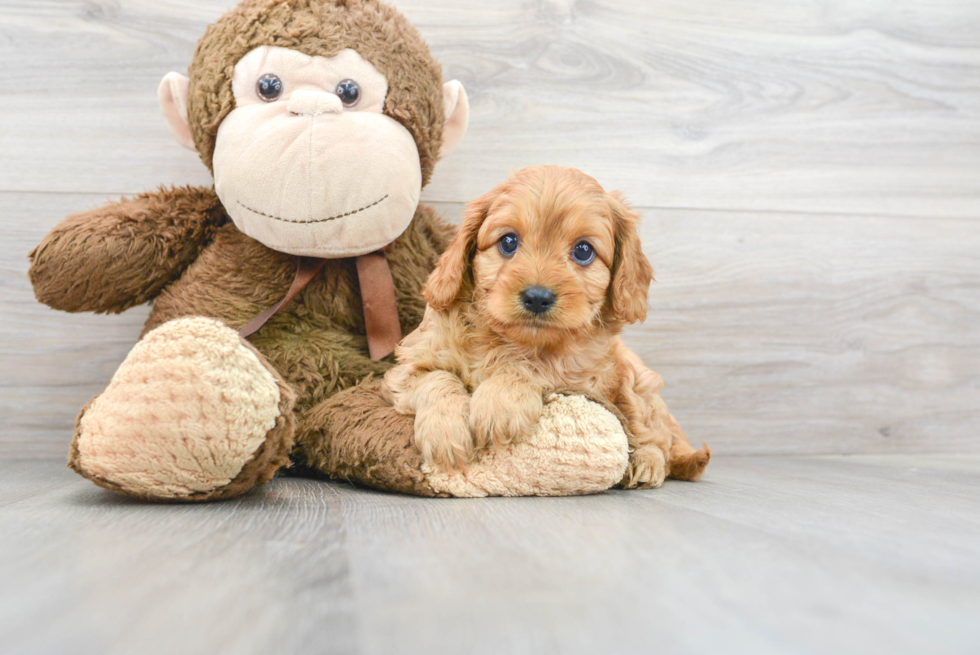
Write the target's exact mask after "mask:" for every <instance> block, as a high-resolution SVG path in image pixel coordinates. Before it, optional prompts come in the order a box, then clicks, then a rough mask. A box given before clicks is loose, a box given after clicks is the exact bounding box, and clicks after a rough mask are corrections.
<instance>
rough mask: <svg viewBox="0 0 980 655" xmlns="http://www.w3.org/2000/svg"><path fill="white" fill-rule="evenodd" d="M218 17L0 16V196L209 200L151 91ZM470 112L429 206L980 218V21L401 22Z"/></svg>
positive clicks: (524, 15) (690, 17)
mask: <svg viewBox="0 0 980 655" xmlns="http://www.w3.org/2000/svg"><path fill="white" fill-rule="evenodd" d="M228 4H229V1H228V0H202V1H195V2H188V1H186V0H185V1H181V2H168V3H159V2H150V1H149V0H132V1H130V2H126V3H118V2H114V1H111V0H86V1H84V2H83V1H81V0H72V1H65V2H57V3H39V2H36V1H35V0H10V1H8V2H5V3H4V4H3V6H2V7H0V57H2V58H3V60H4V62H5V63H6V67H5V76H6V77H5V84H4V87H5V94H4V104H3V110H2V117H3V121H2V122H0V124H2V128H0V147H2V148H3V151H4V155H5V156H4V158H3V159H2V161H0V190H17V191H22V190H29V191H71V192H89V191H94V192H101V193H103V194H106V193H117V194H118V193H123V192H128V193H132V192H136V191H140V190H144V189H147V188H152V187H154V186H156V185H157V184H161V183H168V184H170V183H206V182H208V181H209V176H208V174H207V172H206V171H205V169H204V168H203V166H201V164H200V163H199V161H198V160H197V159H196V157H195V155H194V154H193V153H190V152H187V151H184V150H183V149H182V148H180V147H179V146H177V145H176V144H175V143H174V142H173V141H172V140H171V139H170V137H169V135H168V134H167V131H166V129H165V128H164V126H163V123H162V120H161V118H160V116H159V111H158V109H157V107H156V101H155V88H156V84H157V83H158V81H159V79H160V78H161V77H162V75H163V74H164V73H166V72H167V71H169V70H184V69H185V68H186V65H187V64H188V63H189V60H190V56H191V53H192V52H193V48H194V43H195V41H196V39H197V38H198V37H199V35H200V34H201V33H203V29H204V26H205V25H206V24H207V23H208V22H209V21H212V20H214V19H215V18H217V17H218V16H220V14H221V13H222V11H223V9H224V8H225V7H226V6H227V5H228ZM396 4H397V5H398V6H400V7H401V8H402V9H403V10H404V11H405V13H406V14H407V15H408V16H409V17H410V18H411V19H412V20H413V22H415V24H416V25H417V26H418V27H419V29H420V30H421V32H422V33H423V35H424V36H425V37H426V38H427V40H428V41H429V42H430V44H431V46H432V49H433V51H434V52H435V54H436V55H437V56H438V57H439V58H440V60H441V61H442V62H443V65H444V68H445V71H446V75H447V77H456V78H459V79H461V80H462V81H463V82H464V84H465V85H466V86H467V88H468V89H469V93H470V98H471V102H472V121H471V130H470V134H469V135H468V136H467V138H466V139H465V140H464V142H463V143H462V144H461V146H460V148H459V149H458V151H457V152H456V153H454V154H452V155H450V157H449V158H448V159H447V160H446V161H445V162H443V163H442V165H441V166H440V168H439V169H438V171H437V174H436V177H435V179H434V180H433V183H432V185H431V186H430V187H429V188H428V189H427V190H426V197H427V198H428V199H430V200H435V201H446V202H464V201H467V200H469V199H470V198H472V197H474V196H476V195H478V194H480V193H482V192H483V191H485V190H486V189H488V188H490V187H491V186H493V185H494V184H495V183H496V182H498V181H499V180H501V179H502V178H503V177H505V176H506V174H507V173H508V172H509V171H510V170H511V169H514V168H517V167H521V166H524V165H528V164H538V163H557V164H564V165H573V166H577V167H580V168H582V169H583V170H586V171H587V172H589V173H591V174H593V175H595V176H596V177H597V178H598V179H599V180H600V181H601V182H602V183H603V184H605V185H608V186H610V187H619V188H623V189H624V190H625V191H626V192H627V193H628V194H629V195H630V196H632V197H633V198H634V200H635V201H636V203H637V204H638V205H640V206H647V207H673V208H716V209H740V210H778V211H814V212H823V213H847V214H855V213H863V214H871V215H882V214H891V215H903V216H913V217H933V216H945V217H965V218H974V219H975V218H977V217H978V216H980V177H978V176H977V175H976V171H977V170H978V167H980V4H977V3H975V2H966V1H964V0H939V1H937V2H930V3H921V2H915V1H914V0H897V1H894V2H887V3H886V2H865V3H859V4H855V3H846V2H832V3H803V2H790V3H787V2H782V1H781V0H763V1H762V2H755V3H752V4H751V6H748V5H745V4H744V3H741V4H732V3H730V2H725V1H724V0H699V2H698V3H697V4H696V6H693V7H692V5H691V4H690V3H689V2H682V1H680V0H666V1H664V2H655V3H654V2H646V1H645V0H595V1H593V2H588V3H576V2H571V1H570V0H543V1H541V2H534V3H527V2H523V1H522V0H501V1H500V2H494V3H487V2H479V1H477V0H425V1H424V2H423V0H400V1H399V2H397V3H396Z"/></svg>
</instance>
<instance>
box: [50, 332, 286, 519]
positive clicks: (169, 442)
mask: <svg viewBox="0 0 980 655" xmlns="http://www.w3.org/2000/svg"><path fill="white" fill-rule="evenodd" d="M278 378H279V376H278V375H277V374H276V373H275V371H274V370H273V369H272V367H271V366H270V365H269V364H268V363H267V362H266V361H265V359H264V358H263V357H262V355H260V354H259V353H258V351H256V350H255V349H254V348H252V346H251V345H250V344H248V343H247V342H245V341H244V340H243V339H241V338H240V337H239V336H238V333H237V332H235V331H234V330H232V329H231V328H229V327H228V326H226V325H224V324H223V323H221V322H219V321H215V320H212V319H206V318H182V319H176V320H173V321H170V322H168V323H165V324H163V325H161V326H160V327H158V328H156V329H155V330H153V331H152V332H150V333H148V334H147V335H146V336H145V337H144V338H143V340H142V341H140V342H139V343H138V344H137V345H136V346H135V347H134V348H133V350H132V351H131V352H130V353H129V355H128V356H127V357H126V360H125V361H124V362H123V363H122V365H121V366H120V367H119V370H118V371H116V374H115V375H114V376H113V378H112V381H111V382H110V383H109V386H108V388H106V390H105V391H104V392H103V393H102V394H101V395H99V396H96V397H95V398H94V399H93V400H92V401H91V402H90V403H89V404H88V405H87V406H86V407H85V409H83V410H82V412H81V414H80V415H79V417H78V421H77V422H76V426H75V439H74V441H73V443H72V448H71V456H70V459H69V462H68V466H69V467H71V468H72V469H74V470H75V471H77V472H78V473H80V474H81V475H83V476H85V477H86V478H89V479H90V480H92V481H93V482H95V483H96V484H98V485H100V486H103V487H106V488H107V489H111V490H113V491H118V492H121V493H124V494H127V495H130V496H137V497H140V498H146V499H152V500H179V501H194V500H212V499H218V498H230V497H233V496H237V495H240V494H242V493H245V492H246V491H248V490H249V489H251V488H252V487H254V486H255V485H257V484H260V483H262V482H267V481H268V480H270V479H271V478H272V476H273V475H274V474H275V471H276V469H278V468H279V467H281V466H282V465H284V464H285V463H287V462H288V455H289V450H290V448H291V447H292V444H293V433H294V420H293V412H292V405H293V402H294V394H293V392H292V390H291V389H289V387H287V386H286V385H284V384H283V383H282V382H280V381H279V380H278Z"/></svg>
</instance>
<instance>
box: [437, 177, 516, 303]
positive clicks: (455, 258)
mask: <svg viewBox="0 0 980 655" xmlns="http://www.w3.org/2000/svg"><path fill="white" fill-rule="evenodd" d="M496 197H497V192H496V190H494V191H491V192H490V193H487V194H485V195H483V196H481V197H479V198H477V199H476V200H474V201H473V202H471V203H470V204H468V205H467V206H466V215H465V216H463V222H462V223H460V225H459V232H457V233H456V236H455V237H453V240H452V241H450V242H449V247H447V248H446V252H444V253H442V257H440V258H439V261H438V262H436V267H435V269H433V271H432V273H431V274H430V275H429V279H428V280H426V282H425V288H424V289H423V290H422V295H424V296H425V300H426V302H428V303H429V306H430V307H432V309H435V310H439V311H442V310H444V309H448V308H449V306H450V305H452V304H453V303H454V302H456V300H457V299H458V298H459V296H460V295H461V294H462V293H463V288H464V287H465V286H466V285H467V284H472V277H473V274H472V272H471V271H470V267H471V266H472V264H473V255H474V254H475V251H476V237H477V235H478V234H479V232H480V226H481V225H483V221H484V220H485V219H486V217H487V212H489V211H490V205H491V204H492V203H493V199H494V198H496Z"/></svg>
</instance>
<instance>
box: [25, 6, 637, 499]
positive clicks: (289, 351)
mask: <svg viewBox="0 0 980 655" xmlns="http://www.w3.org/2000/svg"><path fill="white" fill-rule="evenodd" d="M159 100H160V104H161V107H162V110H163V113H164V116H165V118H166V121H167V124H168V126H169V128H170V130H171V132H172V133H173V135H174V136H175V137H176V138H177V140H178V141H179V142H180V143H182V144H183V145H185V146H186V147H188V148H193V149H196V150H197V152H198V153H199V154H200V156H201V159H202V161H203V162H204V164H205V165H206V166H207V167H208V168H209V169H210V171H211V172H212V174H213V175H214V188H191V187H185V188H170V189H166V188H161V189H160V190H158V191H155V192H151V193H144V194H141V195H139V196H136V197H134V198H129V199H123V200H121V201H120V202H117V203H113V204H109V205H107V206H104V207H101V208H98V209H95V210H92V211H89V212H86V213H82V214H77V215H74V216H70V217H68V218H67V219H66V220H65V221H64V222H62V223H61V224H60V225H58V226H57V227H55V229H54V230H53V231H52V232H51V233H50V234H48V235H47V236H46V237H45V238H44V240H43V241H42V242H41V244H40V245H38V246H37V248H35V249H34V251H33V252H32V253H31V254H30V259H31V268H30V278H31V282H32V283H33V285H34V290H35V293H36V295H37V298H38V299H39V300H40V301H41V302H43V303H45V304H47V305H49V306H51V307H53V308H55V309H60V310H64V311H69V312H122V311H125V310H126V309H129V308H130V307H133V306H136V305H140V304H143V303H147V302H152V303H153V308H152V311H151V313H150V316H149V318H148V320H147V322H146V326H145V328H144V330H143V333H142V335H141V338H140V341H139V343H137V345H136V346H135V347H134V348H133V350H132V351H131V352H130V354H129V355H128V356H127V358H126V359H125V361H124V362H123V364H122V365H121V366H120V368H119V370H118V371H117V372H116V374H115V375H114V377H113V378H112V381H111V382H110V384H109V386H108V388H106V390H105V391H104V392H103V393H102V394H100V395H99V396H97V397H96V398H94V399H93V400H92V401H91V402H89V404H88V405H87V406H86V407H85V408H84V409H83V410H82V412H81V414H80V415H79V418H78V420H77V422H76V429H75V435H74V439H73V442H72V445H71V451H70V457H69V466H70V467H71V468H72V469H74V470H75V471H77V472H78V473H80V474H81V475H83V476H85V477H86V478H88V479H90V480H92V481H93V482H95V483H96V484H98V485H101V486H103V487H105V488H108V489H111V490H113V491H116V492H120V493H123V494H127V495H130V496H136V497H140V498H145V499H153V500H176V501H202V500H213V499H221V498H230V497H234V496H238V495H241V494H243V493H245V492H247V491H248V490H250V489H252V488H253V487H254V486H255V485H257V484H260V483H263V482H267V481H268V480H270V479H271V478H272V477H273V476H274V475H275V473H276V471H277V470H279V469H281V468H283V467H291V469H292V470H293V471H298V472H301V473H309V474H314V475H321V476H325V477H331V478H337V479H345V480H350V481H352V482H355V483H360V484H364V485H368V486H373V487H376V488H380V489H385V490H390V491H399V492H404V493H412V494H418V495H428V496H447V495H454V496H481V495H523V494H549V495H558V494H577V493H590V492H595V491H599V490H602V489H606V488H608V487H610V486H612V485H614V484H615V483H617V482H618V481H619V480H620V478H621V477H622V475H623V471H624V470H625V468H626V463H627V457H628V455H627V445H626V443H627V440H626V435H625V433H624V432H623V428H622V425H621V423H620V421H619V420H618V418H617V417H616V416H615V415H614V412H615V410H614V409H613V410H611V411H607V408H604V407H603V406H602V405H601V403H596V402H592V401H590V400H588V399H586V398H585V397H583V396H580V395H574V394H555V395H553V396H551V398H550V400H549V402H548V404H547V406H546V411H545V413H544V415H543V417H542V419H541V422H540V423H539V425H538V427H537V430H536V431H535V433H534V434H533V435H531V436H530V437H529V438H528V439H527V440H525V441H524V442H521V443H518V444H514V445H513V446H512V447H510V448H509V449H506V450H503V451H497V452H493V453H488V454H487V455H486V456H485V457H483V458H482V459H481V460H480V461H479V462H477V463H474V464H472V465H471V466H470V467H468V468H465V469H463V470H460V471H454V472H440V471H432V470H428V469H425V468H424V467H423V465H422V460H421V455H420V454H419V452H418V450H417V449H416V448H415V445H414V443H413V438H412V437H413V434H412V430H413V423H412V418H411V417H406V416H401V415H398V414H396V413H395V412H394V410H393V409H392V408H391V407H390V406H389V405H388V404H387V403H386V402H385V401H384V400H383V399H382V396H381V393H380V391H379V380H380V377H381V375H382V374H383V373H384V372H385V371H386V370H387V369H388V368H390V367H391V365H392V364H393V357H392V356H391V355H390V353H391V352H392V350H393V348H394V346H395V344H396V343H397V342H398V340H399V339H400V337H401V335H402V334H407V333H409V332H410V331H412V330H413V329H415V327H417V325H418V324H419V322H420V320H421V318H422V314H423V311H424V309H425V302H424V300H423V297H422V286H423V284H424V282H425V280H426V277H427V276H428V274H429V272H430V271H431V270H432V268H433V267H434V265H435V263H436V260H437V259H438V257H439V255H440V253H441V252H442V251H443V249H444V248H445V247H446V245H447V244H448V242H449V240H450V239H451V237H452V236H453V233H454V231H455V229H454V228H453V227H452V226H451V225H449V224H447V223H446V222H444V221H443V220H442V219H440V217H439V216H438V215H437V214H436V212H435V211H433V210H432V209H431V208H430V207H427V206H425V205H420V204H419V195H420V192H421V189H422V188H423V187H424V186H425V184H426V183H427V182H428V180H429V178H430V176H431V175H432V171H433V167H434V165H435V162H436V160H437V159H438V158H439V157H440V156H441V155H443V154H445V153H446V152H448V151H449V150H450V149H451V148H452V147H453V146H454V145H455V144H456V142H457V141H458V140H459V139H460V137H461V136H462V135H463V133H464V132H465V130H466V127H467V117H468V104H467V98H466V94H465V92H464V90H463V88H462V86H461V85H460V84H459V83H458V82H456V81H451V82H448V83H445V84H443V82H442V73H441V68H440V66H439V64H438V63H437V62H436V61H435V60H434V59H433V58H432V56H431V55H430V53H429V50H428V47H427V46H426V44H425V43H424V41H423V40H422V38H421V37H420V36H419V34H418V33H417V32H416V30H415V29H414V28H413V27H412V26H411V25H410V24H409V23H408V22H407V20H406V19H405V18H404V17H403V16H401V15H400V14H399V13H398V12H397V11H396V10H394V9H393V8H392V7H390V6H388V5H386V4H383V3H381V2H378V1H374V0H244V2H242V3H241V4H239V5H238V6H237V7H235V8H234V9H232V10H231V11H230V12H229V13H227V14H226V15H225V16H223V17H222V18H221V19H219V20H218V21H217V22H216V23H215V24H213V25H211V26H210V27H209V28H208V30H207V31H206V33H205V34H204V36H203V37H202V38H201V40H200V42H199V44H198V47H197V50H196V52H195V54H194V58H193V61H192V63H191V65H190V67H189V79H188V78H187V77H184V76H182V75H179V74H177V73H170V74H169V75H167V76H166V77H165V78H164V80H163V82H162V83H161V85H160V88H159ZM345 390H346V391H345ZM611 412H612V413H611Z"/></svg>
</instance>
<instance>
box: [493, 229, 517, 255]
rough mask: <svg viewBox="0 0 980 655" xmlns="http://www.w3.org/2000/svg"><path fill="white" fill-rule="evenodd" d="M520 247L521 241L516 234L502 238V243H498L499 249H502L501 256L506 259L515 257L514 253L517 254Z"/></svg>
mask: <svg viewBox="0 0 980 655" xmlns="http://www.w3.org/2000/svg"><path fill="white" fill-rule="evenodd" d="M519 245H520V240H519V239H518V238H517V235H516V234H514V233H510V234H505V235H504V236H502V237H500V241H498V242H497V248H499V249H500V254H501V255H503V256H504V257H513V256H514V253H515V252H517V246H519Z"/></svg>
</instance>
